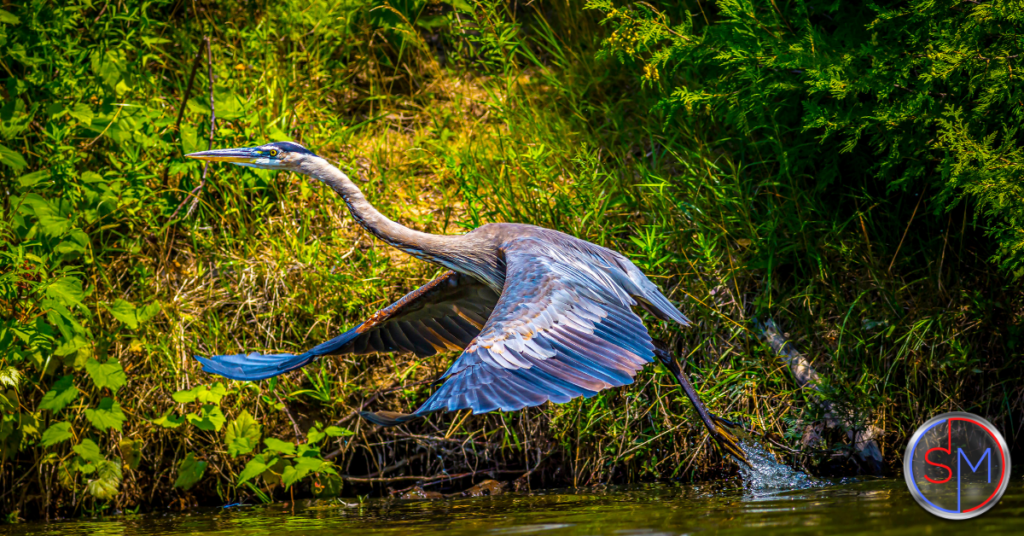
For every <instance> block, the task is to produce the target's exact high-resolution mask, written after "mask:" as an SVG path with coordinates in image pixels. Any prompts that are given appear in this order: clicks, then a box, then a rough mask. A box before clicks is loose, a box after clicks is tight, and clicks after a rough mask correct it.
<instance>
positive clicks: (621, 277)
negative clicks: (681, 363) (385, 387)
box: [363, 235, 686, 425]
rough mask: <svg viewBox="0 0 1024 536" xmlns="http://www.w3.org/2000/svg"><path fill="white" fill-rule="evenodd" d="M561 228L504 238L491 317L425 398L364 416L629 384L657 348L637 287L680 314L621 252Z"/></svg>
mask: <svg viewBox="0 0 1024 536" xmlns="http://www.w3.org/2000/svg"><path fill="white" fill-rule="evenodd" d="M561 236H564V235H560V236H559V237H555V238H556V239H558V241H557V242H553V241H552V240H549V239H546V238H548V237H543V238H545V239H542V238H538V237H528V238H520V239H516V240H514V241H512V242H511V243H510V244H507V245H506V247H505V263H506V274H505V285H504V288H503V290H502V293H501V297H500V298H499V299H498V303H497V305H495V307H494V311H493V312H492V313H491V317H490V318H489V319H488V321H487V323H486V324H485V325H484V328H483V330H481V332H480V334H479V335H478V336H477V338H476V339H475V340H474V341H473V342H472V343H471V344H470V345H469V346H467V347H466V350H465V352H463V354H462V355H461V356H460V357H459V359H458V360H457V361H456V362H455V363H454V364H453V365H452V366H451V368H449V369H448V371H447V372H446V373H445V375H444V377H445V378H447V381H446V382H445V383H444V385H442V386H441V387H440V388H439V389H438V390H437V392H435V393H434V394H433V396H431V397H430V399H428V400H427V401H426V402H425V403H424V404H423V406H422V407H420V408H419V409H418V410H416V412H415V413H413V414H411V415H405V414H400V413H392V412H379V413H363V417H365V418H366V419H368V420H370V421H372V422H374V423H377V424H381V425H393V424H398V423H400V422H404V421H407V420H410V419H412V418H415V417H418V416H422V415H424V414H426V413H429V412H432V411H437V410H442V409H447V410H449V411H454V410H459V409H467V408H468V409H472V410H473V412H474V413H486V412H488V411H493V410H496V409H501V410H503V411H513V410H517V409H521V408H523V407H527V406H537V405H540V404H543V403H544V402H547V401H549V400H550V401H552V402H556V403H564V402H568V401H569V400H571V399H573V398H575V397H578V396H584V397H591V396H593V395H594V394H596V393H597V392H598V391H600V390H602V389H607V388H609V387H617V386H620V385H625V384H629V383H632V382H633V378H634V376H635V375H636V373H637V371H639V370H640V369H641V368H643V367H644V365H646V364H647V363H649V362H651V361H652V360H653V357H654V352H653V350H654V346H653V345H652V344H651V338H650V336H649V335H648V334H647V329H646V328H645V327H644V325H643V323H641V321H640V318H639V317H638V316H637V315H636V314H635V313H634V312H633V311H632V309H631V307H633V306H635V305H637V301H636V300H635V299H634V296H637V297H639V298H640V299H641V300H643V301H644V302H645V303H646V304H648V305H650V306H656V307H658V308H659V309H661V308H664V307H665V306H666V304H667V307H670V308H671V309H672V311H671V312H665V313H664V314H665V315H666V316H668V317H672V318H678V319H679V320H680V321H681V322H683V323H685V322H686V319H685V317H683V316H682V314H681V313H679V312H678V310H676V309H675V307H674V306H672V305H671V303H669V302H668V300H667V299H665V298H664V296H662V295H661V293H660V292H659V291H658V290H657V288H656V287H655V286H654V285H653V283H651V282H650V281H648V280H647V279H646V277H643V275H642V274H640V272H639V270H638V269H637V268H636V267H635V266H633V265H632V263H630V262H629V261H628V260H626V259H625V258H624V257H622V256H621V255H618V254H614V253H613V252H610V251H609V250H606V249H604V248H599V247H597V246H594V245H592V244H588V243H586V242H582V241H579V240H576V239H572V240H569V239H568V238H565V239H562V238H560V237H561ZM630 270H633V271H635V272H636V273H630ZM637 274H640V276H639V277H642V278H643V281H642V282H641V281H639V280H636V279H635V278H636V277H637ZM641 283H642V284H641ZM651 292H654V293H656V294H657V296H654V295H651ZM672 312H674V315H672V314H671V313H672Z"/></svg>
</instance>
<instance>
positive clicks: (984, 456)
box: [956, 448, 992, 512]
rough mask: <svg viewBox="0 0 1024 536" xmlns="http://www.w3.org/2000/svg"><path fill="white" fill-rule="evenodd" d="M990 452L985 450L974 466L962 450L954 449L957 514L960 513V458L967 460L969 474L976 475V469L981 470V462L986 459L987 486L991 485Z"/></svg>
mask: <svg viewBox="0 0 1024 536" xmlns="http://www.w3.org/2000/svg"><path fill="white" fill-rule="evenodd" d="M991 450H992V449H985V453H984V454H982V455H981V458H978V463H976V464H974V463H971V459H970V458H968V457H967V454H964V451H963V449H961V448H958V449H956V510H957V511H958V512H960V511H962V508H961V506H960V475H961V473H960V458H963V459H965V460H967V466H968V467H970V468H971V472H972V473H977V472H978V469H980V468H981V462H983V461H985V460H986V459H988V482H989V484H991V483H992V453H991Z"/></svg>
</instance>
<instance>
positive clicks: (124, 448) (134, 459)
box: [118, 439, 142, 469]
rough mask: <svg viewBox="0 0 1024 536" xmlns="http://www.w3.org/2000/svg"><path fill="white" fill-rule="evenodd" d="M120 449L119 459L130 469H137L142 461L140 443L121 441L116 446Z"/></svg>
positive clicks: (134, 440) (128, 440) (132, 440)
mask: <svg viewBox="0 0 1024 536" xmlns="http://www.w3.org/2000/svg"><path fill="white" fill-rule="evenodd" d="M118 446H119V447H120V449H121V459H122V460H124V464H125V465H127V466H128V468H130V469H138V467H139V462H140V461H141V460H142V441H140V440H138V439H122V440H121V443H120V444H119V445H118Z"/></svg>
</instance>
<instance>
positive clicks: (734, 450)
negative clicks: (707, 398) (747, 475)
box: [708, 414, 753, 468]
mask: <svg viewBox="0 0 1024 536" xmlns="http://www.w3.org/2000/svg"><path fill="white" fill-rule="evenodd" d="M711 420H713V421H715V422H716V423H717V424H714V425H712V426H708V433H710V434H711V437H713V438H715V442H716V443H718V446H719V447H721V449H722V450H724V451H725V452H728V453H729V454H732V455H733V457H734V458H736V459H737V460H739V461H740V462H742V463H744V464H746V466H747V467H751V468H752V467H753V466H752V465H750V460H748V459H747V455H746V454H745V453H744V452H743V449H742V448H740V443H739V440H737V439H736V436H734V435H733V434H732V432H730V431H729V430H728V429H727V428H726V426H732V427H735V426H737V424H736V423H734V422H732V421H728V420H725V419H723V418H721V417H718V416H716V415H714V414H711Z"/></svg>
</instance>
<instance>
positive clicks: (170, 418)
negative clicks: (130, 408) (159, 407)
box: [149, 410, 185, 428]
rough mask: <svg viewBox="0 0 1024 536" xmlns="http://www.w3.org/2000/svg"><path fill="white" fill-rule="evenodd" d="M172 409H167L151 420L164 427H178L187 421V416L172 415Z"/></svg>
mask: <svg viewBox="0 0 1024 536" xmlns="http://www.w3.org/2000/svg"><path fill="white" fill-rule="evenodd" d="M171 411H172V410H167V411H166V412H165V413H164V414H163V415H161V416H159V417H157V418H155V419H152V420H150V421H149V422H151V423H153V424H155V425H157V426H162V427H164V428H177V427H179V426H181V425H182V424H183V423H184V422H185V417H180V416H175V415H171Z"/></svg>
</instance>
